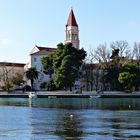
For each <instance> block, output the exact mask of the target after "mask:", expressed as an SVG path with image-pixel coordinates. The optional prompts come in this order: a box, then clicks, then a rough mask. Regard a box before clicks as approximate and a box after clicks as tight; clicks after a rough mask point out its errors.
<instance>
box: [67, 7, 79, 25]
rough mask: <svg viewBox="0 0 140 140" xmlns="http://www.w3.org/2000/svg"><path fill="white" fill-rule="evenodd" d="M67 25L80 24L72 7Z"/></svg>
mask: <svg viewBox="0 0 140 140" xmlns="http://www.w3.org/2000/svg"><path fill="white" fill-rule="evenodd" d="M66 26H76V27H77V26H78V24H77V22H76V19H75V16H74V12H73V10H72V9H71V11H70V14H69V18H68V21H67V24H66Z"/></svg>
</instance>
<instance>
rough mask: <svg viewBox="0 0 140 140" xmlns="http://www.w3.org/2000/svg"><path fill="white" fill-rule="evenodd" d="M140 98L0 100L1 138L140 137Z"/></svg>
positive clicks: (76, 139)
mask: <svg viewBox="0 0 140 140" xmlns="http://www.w3.org/2000/svg"><path fill="white" fill-rule="evenodd" d="M139 110H140V99H129V98H128V99H94V98H93V99H32V100H29V99H21V98H20V99H15V98H9V99H8V98H7V99H0V120H1V123H0V139H10V138H12V139H14V140H16V139H17V140H18V139H20V138H21V137H22V138H23V139H31V140H34V139H35V140H38V139H48V140H51V139H52V140H63V139H66V140H81V139H82V140H113V139H120V140H125V139H126V140H127V139H132V140H135V139H140V119H139V118H140V112H139Z"/></svg>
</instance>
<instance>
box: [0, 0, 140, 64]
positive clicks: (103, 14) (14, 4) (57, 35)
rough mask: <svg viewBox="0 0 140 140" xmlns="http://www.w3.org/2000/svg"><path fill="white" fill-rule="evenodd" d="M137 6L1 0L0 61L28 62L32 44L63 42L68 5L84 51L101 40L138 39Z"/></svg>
mask: <svg viewBox="0 0 140 140" xmlns="http://www.w3.org/2000/svg"><path fill="white" fill-rule="evenodd" d="M139 6H140V0H85V1H84V0H83V1H80V0H0V18H1V19H0V61H6V62H9V61H10V62H22V63H27V61H28V55H29V53H30V51H31V50H32V48H33V47H34V45H35V44H37V45H40V46H48V47H56V45H57V44H58V43H60V42H64V40H65V24H66V22H67V19H68V15H69V12H70V9H71V7H73V10H74V13H75V17H76V20H77V22H78V24H79V30H80V35H79V36H80V47H83V48H84V49H85V50H86V51H88V50H89V48H90V47H92V48H93V49H96V47H97V46H98V45H99V44H102V43H104V42H107V43H108V44H109V43H110V42H112V41H116V40H126V41H128V43H129V44H131V45H132V44H133V43H134V42H135V41H136V42H140V8H139Z"/></svg>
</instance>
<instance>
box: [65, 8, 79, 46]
mask: <svg viewBox="0 0 140 140" xmlns="http://www.w3.org/2000/svg"><path fill="white" fill-rule="evenodd" d="M65 43H72V44H73V46H74V47H75V48H77V49H79V29H78V24H77V22H76V19H75V16H74V12H73V9H71V11H70V14H69V17H68V21H67V24H66V40H65Z"/></svg>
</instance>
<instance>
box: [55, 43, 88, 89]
mask: <svg viewBox="0 0 140 140" xmlns="http://www.w3.org/2000/svg"><path fill="white" fill-rule="evenodd" d="M85 57H86V52H85V51H84V49H79V50H78V49H76V48H74V47H73V46H72V44H71V43H69V44H65V45H63V44H62V43H60V44H58V48H57V50H56V51H55V53H54V54H53V68H54V73H55V76H54V78H53V79H54V83H55V85H56V87H57V88H64V89H67V88H68V87H69V89H70V90H71V88H72V86H73V85H74V83H75V81H76V80H78V78H79V77H80V67H81V65H82V62H83V60H84V59H85Z"/></svg>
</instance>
